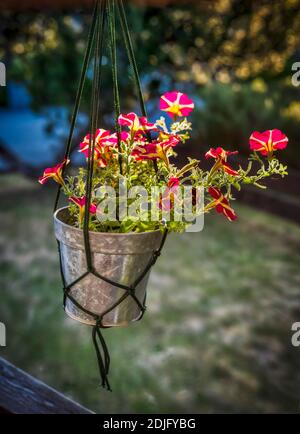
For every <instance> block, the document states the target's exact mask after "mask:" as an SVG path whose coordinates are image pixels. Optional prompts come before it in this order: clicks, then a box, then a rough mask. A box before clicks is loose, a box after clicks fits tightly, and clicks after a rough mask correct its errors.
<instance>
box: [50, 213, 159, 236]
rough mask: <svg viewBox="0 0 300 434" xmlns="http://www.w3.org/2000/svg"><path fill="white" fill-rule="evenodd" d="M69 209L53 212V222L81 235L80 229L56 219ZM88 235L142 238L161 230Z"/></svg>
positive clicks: (92, 232) (93, 232) (91, 232)
mask: <svg viewBox="0 0 300 434" xmlns="http://www.w3.org/2000/svg"><path fill="white" fill-rule="evenodd" d="M68 208H69V207H68V206H63V207H61V208H58V209H57V210H56V211H55V212H54V220H55V221H57V222H59V224H60V225H62V226H64V227H66V228H72V230H74V231H75V232H77V233H78V234H79V233H80V234H82V232H83V230H82V229H79V228H76V227H75V226H72V225H69V224H68V223H65V222H64V221H63V220H61V219H60V218H59V217H58V214H59V213H60V212H61V211H63V210H66V209H68ZM89 233H90V234H95V235H97V234H101V235H105V234H106V235H109V236H113V237H120V238H122V237H127V236H128V235H130V236H140V237H142V236H145V235H147V234H148V235H149V234H155V233H157V234H158V233H161V230H159V229H156V230H155V231H145V232H125V233H121V232H120V233H119V232H96V231H89Z"/></svg>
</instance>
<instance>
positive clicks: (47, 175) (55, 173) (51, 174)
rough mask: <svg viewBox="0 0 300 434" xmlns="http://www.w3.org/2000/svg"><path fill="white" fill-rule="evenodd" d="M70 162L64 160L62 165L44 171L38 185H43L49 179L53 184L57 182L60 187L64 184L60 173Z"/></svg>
mask: <svg viewBox="0 0 300 434" xmlns="http://www.w3.org/2000/svg"><path fill="white" fill-rule="evenodd" d="M69 162H70V160H67V159H64V160H63V162H62V163H60V164H57V165H56V166H54V167H48V168H47V169H45V170H44V174H43V176H41V177H40V178H39V183H40V184H45V183H46V182H47V181H48V180H49V179H51V178H52V179H53V180H54V181H55V182H57V183H58V184H60V185H63V184H64V180H63V178H62V171H63V168H64V167H65V166H66V165H67V164H69Z"/></svg>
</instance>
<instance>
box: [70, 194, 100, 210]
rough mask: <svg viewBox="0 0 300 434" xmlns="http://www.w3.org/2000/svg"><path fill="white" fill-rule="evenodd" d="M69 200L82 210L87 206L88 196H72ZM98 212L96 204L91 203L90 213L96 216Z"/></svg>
mask: <svg viewBox="0 0 300 434" xmlns="http://www.w3.org/2000/svg"><path fill="white" fill-rule="evenodd" d="M69 200H70V201H71V202H74V203H75V205H77V206H78V207H79V208H81V209H82V208H85V205H86V196H81V197H75V196H72V197H70V198H69ZM96 212H97V205H96V204H95V203H91V206H90V213H91V214H96Z"/></svg>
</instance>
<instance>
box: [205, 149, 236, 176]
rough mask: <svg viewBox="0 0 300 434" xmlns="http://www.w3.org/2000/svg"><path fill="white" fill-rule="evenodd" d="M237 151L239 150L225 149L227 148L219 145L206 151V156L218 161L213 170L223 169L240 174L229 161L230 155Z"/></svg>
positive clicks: (229, 172)
mask: <svg viewBox="0 0 300 434" xmlns="http://www.w3.org/2000/svg"><path fill="white" fill-rule="evenodd" d="M237 153H238V151H225V149H223V148H221V147H218V148H216V149H214V148H210V150H209V151H208V152H206V154H205V158H206V159H208V158H214V159H215V160H216V163H215V165H214V167H213V169H212V170H213V171H215V170H218V169H223V170H224V172H226V173H228V174H229V175H232V176H239V173H238V172H237V171H236V170H234V169H232V167H230V166H229V164H228V163H227V157H228V155H233V154H237Z"/></svg>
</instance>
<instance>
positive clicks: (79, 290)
mask: <svg viewBox="0 0 300 434" xmlns="http://www.w3.org/2000/svg"><path fill="white" fill-rule="evenodd" d="M68 222H70V215H69V212H68V207H65V208H61V209H59V210H57V211H56V212H55V214H54V228H55V236H56V238H57V240H58V241H59V242H60V248H61V261H62V270H63V273H64V277H65V281H66V284H67V285H69V284H71V283H72V282H75V281H76V279H78V278H79V277H80V276H82V275H83V274H84V273H85V272H86V271H87V264H86V256H85V248H84V238H83V231H82V230H81V229H77V228H75V227H74V226H71V225H70V224H68ZM162 237H163V235H162V233H161V232H160V231H153V232H143V233H128V234H118V233H101V232H90V246H91V253H92V259H93V265H94V268H95V270H96V271H97V272H98V273H99V274H101V275H102V276H104V277H106V278H108V279H110V280H112V281H114V282H118V283H121V284H124V285H126V286H131V285H132V284H133V282H134V281H135V280H136V279H137V278H138V277H139V276H141V274H142V272H143V271H144V270H145V268H146V266H147V264H148V263H149V261H150V259H151V256H152V254H153V252H154V250H157V249H158V248H159V246H160V243H161V241H162ZM149 274H150V271H149V272H148V273H147V274H146V276H145V277H144V278H143V280H142V281H141V282H140V283H139V284H138V286H137V287H136V293H135V295H136V297H137V298H138V300H139V301H140V303H141V304H143V302H144V299H145V294H146V287H147V282H148V279H149ZM124 292H125V290H123V289H121V288H118V287H116V286H113V285H111V284H109V283H107V282H105V281H103V280H102V279H100V278H98V277H96V276H94V275H93V274H88V275H87V276H85V277H84V278H83V279H82V280H80V281H79V282H78V283H76V284H75V285H74V286H72V287H71V289H70V295H71V296H72V297H73V298H74V299H75V300H76V301H77V302H78V303H79V304H80V305H81V306H82V307H84V308H85V309H87V310H89V311H90V312H93V313H95V314H98V315H101V314H103V313H104V312H105V311H106V310H107V309H109V308H110V307H111V306H112V305H113V304H114V303H116V302H117V301H118V300H119V299H120V297H121V296H123V295H124ZM65 311H66V313H67V315H69V316H70V317H71V318H73V319H75V320H76V321H79V322H82V323H84V324H89V325H95V320H94V318H93V317H91V316H90V315H87V314H86V313H84V312H83V311H82V310H80V309H79V308H77V307H76V306H75V305H74V303H72V301H71V300H70V299H68V298H67V300H66V304H65ZM140 315H141V310H140V308H139V306H138V305H137V303H136V302H135V301H134V299H133V298H132V297H131V296H128V297H127V298H126V299H124V300H123V301H122V302H121V303H120V304H119V305H118V306H116V307H115V308H114V309H113V310H112V311H111V312H108V313H107V314H105V315H104V317H103V325H104V326H108V327H111V326H126V325H128V324H129V323H130V322H133V321H136V320H138V319H139V318H140Z"/></svg>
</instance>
